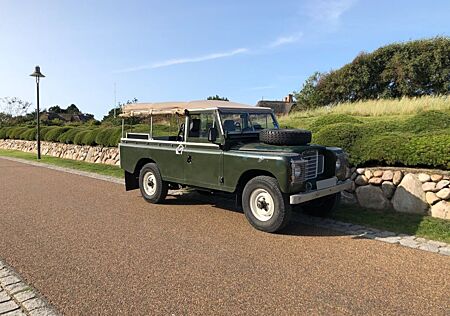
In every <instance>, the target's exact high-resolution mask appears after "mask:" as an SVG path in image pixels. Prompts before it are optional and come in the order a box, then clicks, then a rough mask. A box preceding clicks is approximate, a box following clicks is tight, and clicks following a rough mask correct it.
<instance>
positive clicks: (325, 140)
mask: <svg viewBox="0 0 450 316" xmlns="http://www.w3.org/2000/svg"><path fill="white" fill-rule="evenodd" d="M361 137H362V127H361V126H360V125H353V124H350V123H337V124H331V125H328V126H325V127H323V128H322V129H320V130H319V132H317V133H316V134H313V141H314V142H315V143H316V144H320V145H325V146H337V147H341V148H343V149H344V150H345V151H350V149H351V148H352V146H353V144H354V143H355V142H356V141H357V140H358V139H360V138H361Z"/></svg>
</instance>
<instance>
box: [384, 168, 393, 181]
mask: <svg viewBox="0 0 450 316" xmlns="http://www.w3.org/2000/svg"><path fill="white" fill-rule="evenodd" d="M393 178H394V173H393V172H392V171H391V170H386V171H385V172H384V173H383V176H382V177H381V179H383V181H392V179H393Z"/></svg>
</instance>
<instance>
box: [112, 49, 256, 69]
mask: <svg viewBox="0 0 450 316" xmlns="http://www.w3.org/2000/svg"><path fill="white" fill-rule="evenodd" d="M248 51H249V50H248V49H247V48H238V49H235V50H232V51H229V52H221V53H213V54H208V55H204V56H199V57H186V58H175V59H168V60H164V61H161V62H156V63H153V64H149V65H141V66H136V67H130V68H126V69H122V70H118V71H116V72H119V73H123V72H133V71H139V70H146V69H156V68H163V67H169V66H173V65H181V64H188V63H199V62H202V61H207V60H213V59H220V58H226V57H231V56H235V55H240V54H244V53H247V52H248Z"/></svg>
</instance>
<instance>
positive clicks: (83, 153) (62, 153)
mask: <svg viewBox="0 0 450 316" xmlns="http://www.w3.org/2000/svg"><path fill="white" fill-rule="evenodd" d="M0 149H14V150H20V151H24V152H33V153H35V152H37V144H36V142H35V141H27V140H16V139H5V140H3V139H0ZM41 153H42V154H43V155H49V156H53V157H58V158H66V159H74V160H81V161H86V162H92V163H104V164H108V165H119V164H120V162H119V150H118V148H115V147H100V146H96V147H93V146H80V145H71V144H62V143H51V142H41Z"/></svg>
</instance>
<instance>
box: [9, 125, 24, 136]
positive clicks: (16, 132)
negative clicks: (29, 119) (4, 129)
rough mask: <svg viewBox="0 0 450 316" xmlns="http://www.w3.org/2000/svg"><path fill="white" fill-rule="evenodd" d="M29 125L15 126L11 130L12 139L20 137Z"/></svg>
mask: <svg viewBox="0 0 450 316" xmlns="http://www.w3.org/2000/svg"><path fill="white" fill-rule="evenodd" d="M27 130H28V128H27V127H23V126H22V127H13V128H12V129H11V130H10V132H9V138H11V139H20V134H22V133H23V132H25V131H27Z"/></svg>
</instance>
